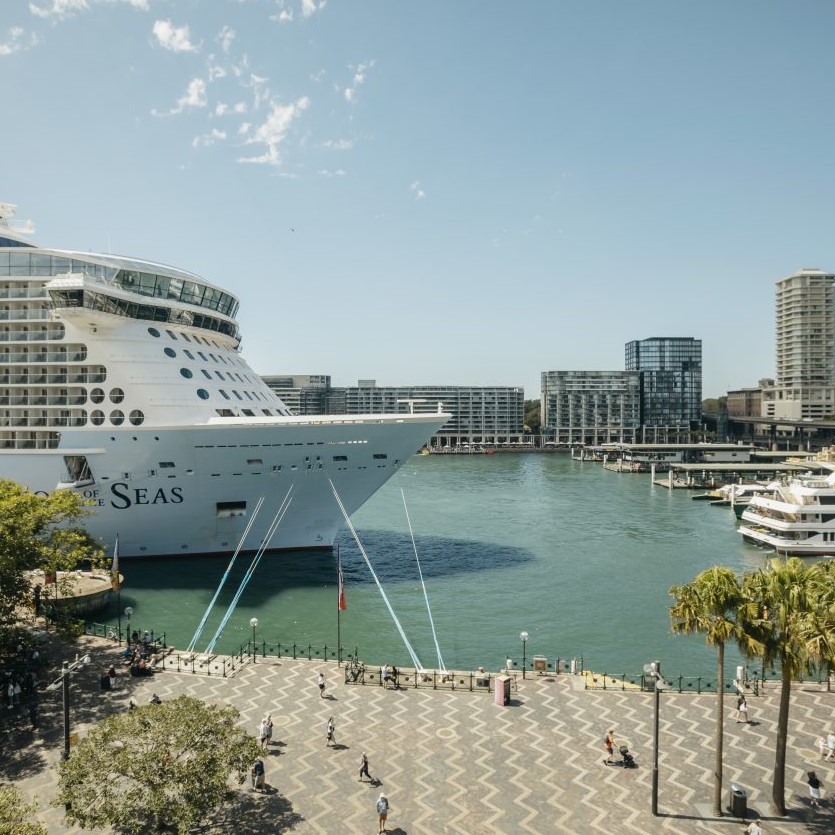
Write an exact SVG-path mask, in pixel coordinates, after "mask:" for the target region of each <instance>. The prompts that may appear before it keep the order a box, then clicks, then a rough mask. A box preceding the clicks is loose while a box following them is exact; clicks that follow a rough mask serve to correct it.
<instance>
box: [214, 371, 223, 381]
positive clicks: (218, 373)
mask: <svg viewBox="0 0 835 835" xmlns="http://www.w3.org/2000/svg"><path fill="white" fill-rule="evenodd" d="M215 377H217V378H218V380H222V379H223V372H222V371H215Z"/></svg>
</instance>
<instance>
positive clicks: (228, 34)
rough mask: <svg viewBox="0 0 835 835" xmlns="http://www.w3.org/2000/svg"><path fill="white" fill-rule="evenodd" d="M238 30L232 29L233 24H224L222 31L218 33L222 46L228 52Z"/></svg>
mask: <svg viewBox="0 0 835 835" xmlns="http://www.w3.org/2000/svg"><path fill="white" fill-rule="evenodd" d="M236 34H237V33H236V32H235V30H234V29H232V27H231V26H223V27H221V30H220V32H219V33H218V36H217V39H218V41H220V48H221V49H222V50H223V51H224V52H226V53H228V52H229V50H230V49H231V48H232V41H234V40H235V37H236Z"/></svg>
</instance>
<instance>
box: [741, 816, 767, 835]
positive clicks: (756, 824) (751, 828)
mask: <svg viewBox="0 0 835 835" xmlns="http://www.w3.org/2000/svg"><path fill="white" fill-rule="evenodd" d="M745 832H746V833H747V835H763V828H762V826H760V819H759V818H757V819H756V820H754V821H751V823H749V824H748V827H747V828H746V830H745Z"/></svg>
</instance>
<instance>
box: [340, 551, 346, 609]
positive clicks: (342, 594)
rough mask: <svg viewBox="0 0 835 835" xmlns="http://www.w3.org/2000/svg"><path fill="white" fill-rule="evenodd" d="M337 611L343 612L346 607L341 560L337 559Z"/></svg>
mask: <svg viewBox="0 0 835 835" xmlns="http://www.w3.org/2000/svg"><path fill="white" fill-rule="evenodd" d="M338 564H339V611H340V612H344V611H345V610H346V609H347V608H348V606H347V604H346V603H345V581H344V580H343V579H342V558H341V557H339V563H338Z"/></svg>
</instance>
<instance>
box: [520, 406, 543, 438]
mask: <svg viewBox="0 0 835 835" xmlns="http://www.w3.org/2000/svg"><path fill="white" fill-rule="evenodd" d="M541 408H542V403H541V402H540V401H539V400H526V401H525V403H524V409H525V432H528V433H529V434H531V435H538V434H539V433H540V430H541V429H542V415H541V413H540V412H541Z"/></svg>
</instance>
